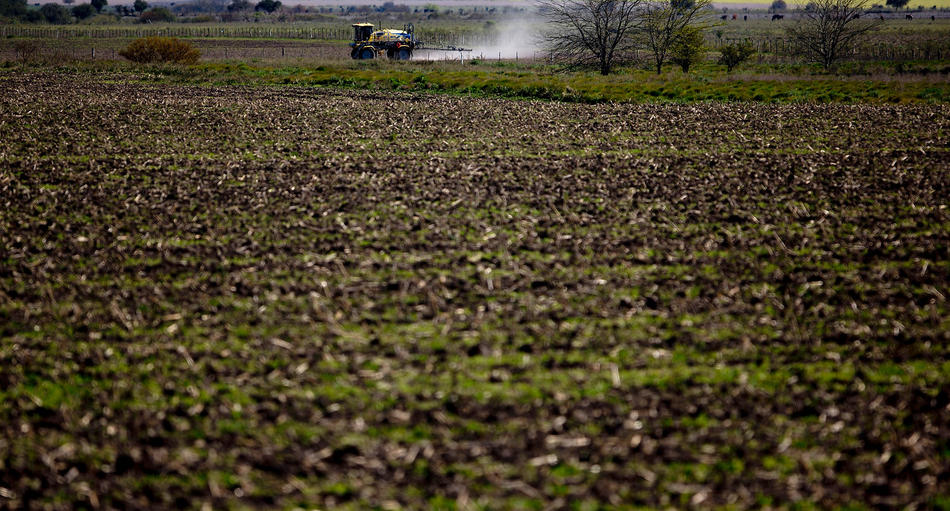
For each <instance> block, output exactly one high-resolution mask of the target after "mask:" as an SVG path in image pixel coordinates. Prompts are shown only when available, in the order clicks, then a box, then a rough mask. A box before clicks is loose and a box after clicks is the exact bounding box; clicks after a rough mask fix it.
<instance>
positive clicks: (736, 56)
mask: <svg viewBox="0 0 950 511" xmlns="http://www.w3.org/2000/svg"><path fill="white" fill-rule="evenodd" d="M720 51H721V52H722V55H720V56H719V63H720V64H724V65H725V66H726V70H727V71H729V72H732V68H734V67H736V66H738V65H739V64H741V63H743V62H745V61H746V60H747V59H748V58H749V57H751V56H752V55H753V54H754V53H755V48H753V47H752V45H751V44H749V43H744V42H743V43H738V44H736V43H733V44H727V45H725V46H723V47H722V49H721V50H720Z"/></svg>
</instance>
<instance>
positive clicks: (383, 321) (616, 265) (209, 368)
mask: <svg viewBox="0 0 950 511" xmlns="http://www.w3.org/2000/svg"><path fill="white" fill-rule="evenodd" d="M105 78H108V76H107V77H105ZM0 83H2V85H3V88H4V90H6V91H8V92H7V93H6V94H4V95H2V97H0V135H2V136H0V138H2V140H3V144H2V146H0V205H2V212H0V249H2V252H0V398H2V399H0V403H2V405H0V429H2V432H3V434H2V436H0V487H2V488H3V489H4V490H3V493H0V506H8V507H18V506H21V505H24V504H26V503H32V504H33V505H38V504H40V503H45V505H47V506H49V507H54V508H57V507H58V508H66V507H70V506H73V505H76V504H78V503H82V502H85V503H86V504H87V505H88V504H91V503H95V504H96V505H100V506H106V507H141V506H149V507H155V506H159V507H179V506H181V505H186V504H187V505H188V506H198V505H200V504H202V503H204V502H210V503H212V504H214V505H216V506H217V505H236V504H238V503H239V502H243V503H244V504H248V505H268V506H270V505H280V506H293V505H297V504H301V505H302V504H310V505H322V506H326V507H331V508H332V507H335V506H343V505H352V506H354V507H362V506H365V505H389V506H391V505H401V506H407V507H414V508H420V507H426V506H433V505H436V504H439V503H440V502H443V500H441V499H446V500H453V501H456V503H458V504H460V505H461V506H462V507H464V506H465V505H466V504H470V505H477V504H482V505H489V506H491V507H493V508H496V507H517V506H521V505H524V506H528V507H531V506H535V505H537V506H544V507H560V506H566V505H568V504H569V503H571V502H583V501H590V502H589V503H591V504H593V503H600V504H602V505H605V506H609V505H617V506H620V507H622V506H623V505H627V504H640V505H650V506H656V505H674V506H688V505H703V506H705V505H715V504H730V503H732V504H735V505H737V506H739V507H756V506H763V505H768V504H769V503H772V504H774V505H783V506H784V505H789V504H791V503H793V502H795V501H799V500H807V501H813V502H818V503H820V504H821V505H823V506H824V505H829V506H831V505H843V504H847V503H849V502H861V503H865V504H867V505H870V506H898V505H900V506H903V505H908V504H912V503H922V504H925V505H934V504H937V503H939V502H940V500H939V499H940V496H941V495H945V494H946V493H947V491H948V474H950V428H948V424H950V410H948V403H950V399H948V395H950V393H948V391H950V386H948V382H950V361H948V351H947V340H948V320H947V308H946V295H947V292H948V286H947V282H948V272H950V263H948V253H947V251H948V248H947V247H948V245H950V229H948V227H950V212H948V210H947V197H948V194H947V184H948V182H950V181H948V168H950V165H948V162H950V160H948V152H947V151H948V132H947V130H948V127H950V120H948V119H950V109H948V107H947V106H945V105H935V106H934V105H931V106H927V105H915V106H860V105H848V106H843V105H804V104H799V105H758V104H717V103H713V104H692V105H594V106H591V105H571V104H559V103H544V102H517V101H504V100H492V99H480V98H463V97H449V96H440V95H409V94H399V93H388V92H387V93H375V92H369V91H352V90H333V89H315V88H290V87H269V88H267V87H261V88H242V87H182V86H159V85H141V84H126V83H112V82H110V81H108V80H102V79H96V78H91V77H87V76H82V75H78V76H75V75H74V76H68V77H67V76H64V75H57V74H47V73H29V74H27V73H7V74H4V75H3V76H2V77H0Z"/></svg>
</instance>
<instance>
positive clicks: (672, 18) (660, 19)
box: [642, 0, 711, 74]
mask: <svg viewBox="0 0 950 511" xmlns="http://www.w3.org/2000/svg"><path fill="white" fill-rule="evenodd" d="M710 4H711V1H710V0H651V1H649V2H647V3H645V4H644V10H643V13H642V16H643V28H642V36H643V39H644V43H645V45H646V47H647V49H648V50H650V53H651V55H652V57H653V64H654V65H655V66H656V73H657V74H660V72H662V70H663V64H664V63H665V62H666V60H667V58H668V56H669V52H670V48H671V47H672V46H673V43H674V42H675V41H676V38H677V37H679V35H680V33H681V31H682V30H683V29H684V28H686V27H689V26H697V25H700V26H701V25H702V24H704V23H705V21H706V19H705V18H706V14H707V13H708V12H710V11H709V9H708V8H709V6H710Z"/></svg>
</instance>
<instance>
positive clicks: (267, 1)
mask: <svg viewBox="0 0 950 511" xmlns="http://www.w3.org/2000/svg"><path fill="white" fill-rule="evenodd" d="M280 5H281V4H280V0H261V1H260V2H257V5H255V6H254V10H255V11H264V12H274V11H276V10H277V9H280Z"/></svg>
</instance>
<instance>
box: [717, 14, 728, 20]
mask: <svg viewBox="0 0 950 511" xmlns="http://www.w3.org/2000/svg"><path fill="white" fill-rule="evenodd" d="M728 17H729V15H728V14H723V15H722V16H720V17H719V19H721V20H724V19H726V18H728Z"/></svg>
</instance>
